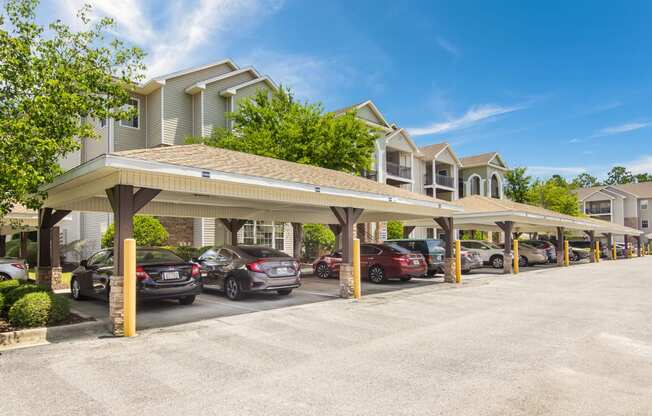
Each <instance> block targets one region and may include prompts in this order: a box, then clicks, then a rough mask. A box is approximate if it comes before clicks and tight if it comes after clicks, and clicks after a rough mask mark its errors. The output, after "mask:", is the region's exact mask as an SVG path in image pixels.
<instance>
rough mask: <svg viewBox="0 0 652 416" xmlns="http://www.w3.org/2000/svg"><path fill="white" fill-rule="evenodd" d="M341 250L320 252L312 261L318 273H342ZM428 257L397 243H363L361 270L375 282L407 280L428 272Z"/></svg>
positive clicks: (314, 270)
mask: <svg viewBox="0 0 652 416" xmlns="http://www.w3.org/2000/svg"><path fill="white" fill-rule="evenodd" d="M341 263H342V252H341V251H336V252H334V253H331V254H328V255H325V256H321V257H319V258H318V259H317V260H315V262H314V263H313V264H312V269H313V272H314V273H315V276H317V277H319V278H321V279H328V278H330V277H337V276H339V272H340V264H341ZM427 271H428V266H427V265H426V260H425V258H424V257H423V255H421V254H419V253H412V252H411V251H409V250H407V249H405V248H403V247H400V246H398V245H394V244H360V273H361V275H362V277H363V278H364V277H366V278H367V279H369V280H370V281H371V282H372V283H383V282H385V281H387V279H401V281H404V282H407V281H409V280H410V279H412V278H413V277H421V276H425V275H426V274H427Z"/></svg>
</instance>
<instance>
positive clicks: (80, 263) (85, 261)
mask: <svg viewBox="0 0 652 416" xmlns="http://www.w3.org/2000/svg"><path fill="white" fill-rule="evenodd" d="M79 265H80V266H81V267H83V268H86V267H88V260H82V261H80V262H79Z"/></svg>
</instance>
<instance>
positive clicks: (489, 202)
mask: <svg viewBox="0 0 652 416" xmlns="http://www.w3.org/2000/svg"><path fill="white" fill-rule="evenodd" d="M455 202H456V203H457V204H458V205H461V206H462V207H464V214H467V213H469V214H470V213H481V212H501V211H518V212H527V213H530V214H535V215H546V216H555V217H560V218H566V219H572V220H581V219H583V218H580V217H573V216H570V215H566V214H561V213H559V212H555V211H551V210H549V209H545V208H541V207H537V206H534V205H528V204H522V203H519V202H514V201H511V200H509V199H496V198H489V197H486V196H480V195H472V196H467V197H465V198H462V199H459V200H457V201H455Z"/></svg>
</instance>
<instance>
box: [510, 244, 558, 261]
mask: <svg viewBox="0 0 652 416" xmlns="http://www.w3.org/2000/svg"><path fill="white" fill-rule="evenodd" d="M519 241H521V242H522V243H525V244H529V245H531V246H532V247H535V248H538V249H541V250H544V251H545V253H546V256H547V257H548V263H556V262H557V248H556V247H555V245H554V244H553V243H551V242H550V241H542V240H519Z"/></svg>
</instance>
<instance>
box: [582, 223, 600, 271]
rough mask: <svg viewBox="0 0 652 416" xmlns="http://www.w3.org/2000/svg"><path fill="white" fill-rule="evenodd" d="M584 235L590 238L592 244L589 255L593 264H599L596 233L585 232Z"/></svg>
mask: <svg viewBox="0 0 652 416" xmlns="http://www.w3.org/2000/svg"><path fill="white" fill-rule="evenodd" d="M584 234H586V235H587V236H588V237H589V241H590V242H591V253H590V255H589V258H590V260H591V263H595V262H597V261H598V260H597V258H596V248H595V231H593V230H591V231H584Z"/></svg>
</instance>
